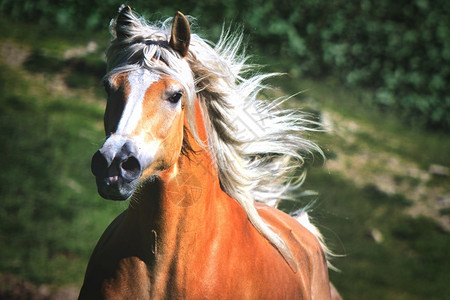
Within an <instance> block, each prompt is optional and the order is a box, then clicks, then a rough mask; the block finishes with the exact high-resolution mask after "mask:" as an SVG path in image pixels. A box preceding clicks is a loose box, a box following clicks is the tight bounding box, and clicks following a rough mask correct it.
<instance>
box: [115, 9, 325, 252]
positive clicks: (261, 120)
mask: <svg viewBox="0 0 450 300" xmlns="http://www.w3.org/2000/svg"><path fill="white" fill-rule="evenodd" d="M126 17H127V22H128V23H127V26H126V27H124V28H122V29H121V32H124V33H122V34H125V36H122V37H121V38H120V39H118V38H116V39H114V40H113V41H112V43H111V45H110V47H109V49H108V50H107V65H108V75H107V76H109V77H111V76H116V75H117V74H120V73H123V72H126V71H130V70H134V69H138V68H142V67H144V68H149V69H152V72H157V73H160V74H167V75H169V76H171V77H173V78H176V80H178V81H179V82H180V83H181V84H182V85H183V86H184V88H185V90H186V93H187V102H186V117H187V123H188V124H189V128H186V130H189V131H190V132H191V133H192V134H193V136H194V137H195V138H196V139H197V141H198V142H199V143H200V144H201V145H203V146H204V147H205V148H206V149H208V150H209V152H210V153H211V156H212V157H213V160H214V162H215V165H216V168H217V171H218V174H219V180H220V184H221V186H222V189H223V190H224V191H225V192H226V193H227V194H228V195H230V196H231V197H232V198H233V199H235V200H236V201H237V202H238V203H239V204H240V205H241V206H242V207H243V209H244V210H245V212H246V213H247V216H248V218H249V220H250V221H251V222H252V224H253V226H255V228H256V229H257V230H258V231H259V232H260V233H261V234H262V235H263V236H265V237H266V238H267V239H268V240H269V241H270V242H271V243H272V244H274V245H275V246H276V247H277V248H278V249H280V250H281V252H284V253H285V254H287V255H289V253H290V252H289V249H287V247H286V246H285V243H284V241H283V240H282V239H281V238H280V237H279V236H278V235H277V234H275V233H274V232H273V231H272V230H271V229H270V228H269V227H268V226H267V225H266V224H265V223H264V221H263V220H262V219H261V217H260V216H259V214H258V213H257V211H256V208H255V205H254V202H255V201H258V202H263V203H266V204H268V205H270V206H273V207H276V206H277V205H278V203H279V201H280V200H283V199H290V198H293V197H294V193H293V192H294V191H295V190H296V189H297V188H298V186H299V184H301V182H302V181H303V179H304V172H302V169H301V168H302V166H303V163H304V156H305V154H308V153H311V152H319V153H321V150H320V149H319V148H318V146H316V145H315V144H314V143H312V142H310V141H308V140H306V139H304V138H302V137H301V136H300V133H301V132H304V131H305V130H308V125H309V124H310V123H311V121H308V120H306V119H305V117H304V116H303V115H302V114H300V113H298V112H297V111H295V110H290V109H283V108H281V106H280V105H281V103H282V102H283V101H284V99H276V100H275V101H272V102H269V101H266V100H262V99H260V98H259V95H260V92H261V91H263V90H264V89H265V88H266V87H265V85H264V84H263V81H264V80H266V79H267V78H269V77H271V76H273V74H257V75H254V72H255V71H254V70H253V68H252V67H251V66H249V65H247V64H246V60H247V57H246V56H245V55H244V54H243V52H242V51H241V44H242V34H241V33H238V34H232V33H230V31H224V33H222V35H221V38H220V40H219V42H218V43H217V44H216V45H215V46H212V44H211V43H209V42H207V41H205V40H204V39H202V38H201V37H199V36H198V35H196V34H192V35H191V42H190V46H189V52H188V54H187V57H186V59H182V58H181V57H180V54H179V53H177V52H176V51H174V50H173V49H172V48H171V47H169V39H170V34H171V32H170V25H171V21H172V18H170V19H167V20H165V21H163V22H157V23H153V24H150V23H148V22H146V21H145V20H144V19H143V18H140V17H136V16H135V15H134V14H131V13H130V14H128V15H127V16H126ZM114 22H115V21H113V22H112V24H111V32H112V34H113V36H114V37H116V29H115V28H116V25H117V24H116V23H114ZM161 62H163V63H161ZM196 98H197V99H198V101H199V103H200V107H201V110H202V114H203V118H204V120H205V128H206V132H207V140H206V141H201V140H200V139H199V137H198V134H197V128H196V123H195V113H194V112H195V106H194V105H195V99H196ZM188 151H189V146H188V145H185V148H184V150H183V153H186V152H188ZM297 219H298V220H299V221H300V222H301V223H302V224H303V225H304V226H305V227H306V228H308V229H309V230H310V231H311V232H313V233H314V234H315V236H316V237H317V238H318V239H319V241H321V237H320V234H319V233H318V231H317V230H315V228H314V227H312V225H311V224H310V223H309V220H308V217H307V215H306V214H305V213H303V212H300V213H299V214H298V218H297Z"/></svg>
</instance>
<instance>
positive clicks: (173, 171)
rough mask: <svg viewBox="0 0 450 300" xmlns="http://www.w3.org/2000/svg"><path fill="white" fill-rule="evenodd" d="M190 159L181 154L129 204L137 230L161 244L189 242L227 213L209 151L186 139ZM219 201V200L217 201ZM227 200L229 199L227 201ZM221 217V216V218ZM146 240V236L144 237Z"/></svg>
mask: <svg viewBox="0 0 450 300" xmlns="http://www.w3.org/2000/svg"><path fill="white" fill-rule="evenodd" d="M196 119H197V127H198V133H199V138H200V139H201V140H203V141H204V140H206V134H205V129H204V124H203V119H202V116H201V112H200V109H199V107H198V105H196ZM188 139H189V143H190V145H191V148H192V149H193V150H194V151H193V152H192V153H189V156H185V155H181V156H180V158H179V160H178V162H177V163H176V164H175V165H173V166H172V167H171V168H170V169H168V170H165V171H163V172H161V173H160V174H159V175H158V177H157V178H158V179H157V180H156V183H148V184H144V185H143V187H142V188H141V190H140V191H138V192H137V193H136V195H135V199H134V200H132V202H131V203H130V208H129V210H128V211H129V213H128V215H129V217H130V218H129V219H132V220H134V221H132V222H136V221H138V220H139V221H138V222H139V223H135V224H139V227H140V228H139V229H140V230H142V231H143V232H147V233H151V234H153V235H156V236H157V237H158V240H159V241H160V243H162V245H158V247H160V246H166V247H169V248H172V246H174V245H171V243H175V242H176V241H179V239H178V238H177V237H178V236H180V235H183V239H187V240H188V239H189V238H190V234H192V237H191V238H193V237H194V235H196V234H197V233H198V232H201V231H202V230H203V227H204V226H205V224H208V226H211V225H213V223H214V219H217V217H218V216H217V213H218V212H219V213H220V214H226V212H225V211H224V210H223V209H221V208H220V207H221V206H223V205H224V203H226V202H227V201H229V200H230V199H229V198H228V196H226V194H225V193H224V192H223V191H222V190H221V188H220V183H219V177H218V174H217V171H216V168H215V165H214V163H213V160H212V157H211V154H210V153H209V152H208V150H206V149H204V148H203V147H201V146H200V145H199V144H198V142H197V141H196V140H195V139H194V138H193V137H192V135H191V134H189V136H188ZM218 198H220V200H218ZM227 198H228V199H227ZM221 217H224V216H222V215H221ZM144 238H146V237H144Z"/></svg>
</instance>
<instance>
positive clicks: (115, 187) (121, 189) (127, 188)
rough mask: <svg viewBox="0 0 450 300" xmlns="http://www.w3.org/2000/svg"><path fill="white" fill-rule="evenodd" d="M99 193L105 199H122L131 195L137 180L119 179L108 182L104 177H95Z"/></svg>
mask: <svg viewBox="0 0 450 300" xmlns="http://www.w3.org/2000/svg"><path fill="white" fill-rule="evenodd" d="M96 182H97V190H98V193H99V195H100V196H101V197H102V198H104V199H107V200H114V201H124V200H127V199H128V198H130V197H131V195H133V193H134V191H135V189H136V186H137V182H124V181H122V180H119V182H117V183H115V184H109V183H108V182H107V180H105V179H104V178H96Z"/></svg>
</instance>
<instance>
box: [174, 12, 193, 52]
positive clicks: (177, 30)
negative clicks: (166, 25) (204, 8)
mask: <svg viewBox="0 0 450 300" xmlns="http://www.w3.org/2000/svg"><path fill="white" fill-rule="evenodd" d="M190 41H191V28H190V26H189V21H188V20H187V19H186V17H185V16H184V15H183V14H182V13H181V12H177V13H176V14H175V17H174V18H173V24H172V32H171V35H170V41H169V45H170V47H172V49H174V50H176V51H177V52H178V53H180V54H181V56H182V57H186V56H187V53H188V49H189V43H190Z"/></svg>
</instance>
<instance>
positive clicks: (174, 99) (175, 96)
mask: <svg viewBox="0 0 450 300" xmlns="http://www.w3.org/2000/svg"><path fill="white" fill-rule="evenodd" d="M181 97H183V94H182V93H180V92H177V93H174V94H173V95H172V96H170V97H169V99H167V100H169V102H171V103H178V102H179V101H180V99H181Z"/></svg>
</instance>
